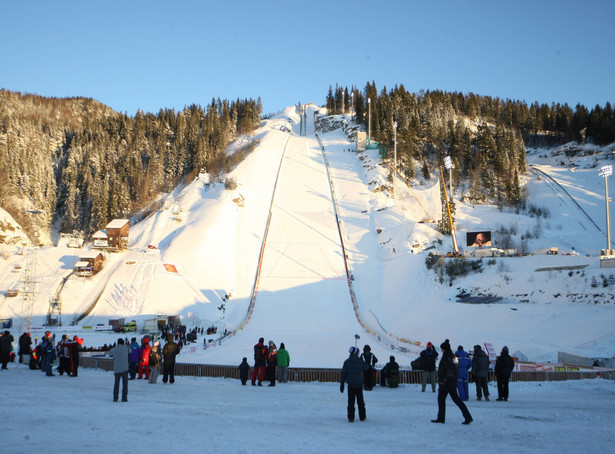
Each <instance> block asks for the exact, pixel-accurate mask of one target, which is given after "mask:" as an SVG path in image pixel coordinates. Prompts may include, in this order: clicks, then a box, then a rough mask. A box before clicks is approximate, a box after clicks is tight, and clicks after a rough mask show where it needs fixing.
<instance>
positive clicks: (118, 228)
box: [105, 219, 130, 249]
mask: <svg viewBox="0 0 615 454" xmlns="http://www.w3.org/2000/svg"><path fill="white" fill-rule="evenodd" d="M105 229H106V230H107V241H108V243H109V248H111V249H126V248H127V247H128V233H129V230H130V221H129V220H128V219H114V220H113V221H111V222H109V223H108V224H107V226H106V227H105Z"/></svg>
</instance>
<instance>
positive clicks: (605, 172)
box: [598, 164, 613, 255]
mask: <svg viewBox="0 0 615 454" xmlns="http://www.w3.org/2000/svg"><path fill="white" fill-rule="evenodd" d="M612 174H613V166H612V165H610V164H609V165H608V166H603V167H600V171H599V172H598V175H600V176H601V177H604V191H605V198H604V199H605V202H606V255H611V254H612V252H613V251H612V250H611V221H610V216H609V176H611V175H612Z"/></svg>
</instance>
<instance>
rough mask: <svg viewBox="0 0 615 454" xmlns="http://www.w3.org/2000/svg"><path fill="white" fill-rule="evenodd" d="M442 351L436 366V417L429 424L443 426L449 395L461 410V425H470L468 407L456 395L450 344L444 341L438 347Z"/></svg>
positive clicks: (453, 363) (455, 376) (455, 373)
mask: <svg viewBox="0 0 615 454" xmlns="http://www.w3.org/2000/svg"><path fill="white" fill-rule="evenodd" d="M440 349H442V359H441V360H440V364H439V365H438V384H439V385H440V386H439V387H438V417H437V418H436V419H432V420H431V422H434V423H440V424H444V421H445V419H446V396H448V395H449V394H450V396H451V399H452V400H453V402H455V404H456V405H457V406H458V407H459V410H461V414H462V415H463V417H464V421H463V423H462V424H470V423H471V422H472V421H473V419H472V415H471V414H470V412H469V411H468V407H466V404H464V403H463V401H462V400H461V399H460V398H459V396H458V395H457V365H456V364H455V355H454V354H453V352H452V351H451V344H450V343H449V341H448V339H446V340H445V341H444V342H442V344H441V345H440Z"/></svg>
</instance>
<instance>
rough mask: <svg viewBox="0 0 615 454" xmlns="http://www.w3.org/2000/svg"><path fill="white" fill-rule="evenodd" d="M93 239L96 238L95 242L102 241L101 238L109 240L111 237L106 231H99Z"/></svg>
mask: <svg viewBox="0 0 615 454" xmlns="http://www.w3.org/2000/svg"><path fill="white" fill-rule="evenodd" d="M92 238H94V239H95V240H97V239H101V238H104V239H107V238H109V236H108V235H107V232H106V231H105V230H99V231H98V232H96V233H95V234H94V235H92Z"/></svg>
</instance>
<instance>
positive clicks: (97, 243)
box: [92, 230, 109, 249]
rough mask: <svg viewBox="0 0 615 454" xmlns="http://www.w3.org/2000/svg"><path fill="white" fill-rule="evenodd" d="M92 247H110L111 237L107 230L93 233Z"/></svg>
mask: <svg viewBox="0 0 615 454" xmlns="http://www.w3.org/2000/svg"><path fill="white" fill-rule="evenodd" d="M92 242H93V244H92V247H93V248H95V249H106V248H108V247H109V237H108V236H107V231H106V230H99V231H98V232H96V233H94V235H92Z"/></svg>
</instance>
